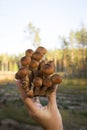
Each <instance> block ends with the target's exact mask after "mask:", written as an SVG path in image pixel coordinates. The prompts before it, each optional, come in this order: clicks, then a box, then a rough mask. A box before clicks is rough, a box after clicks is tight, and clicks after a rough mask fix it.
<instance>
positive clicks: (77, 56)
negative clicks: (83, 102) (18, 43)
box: [0, 48, 87, 77]
mask: <svg viewBox="0 0 87 130" xmlns="http://www.w3.org/2000/svg"><path fill="white" fill-rule="evenodd" d="M83 51H85V56H84V59H83ZM72 52H73V57H72ZM23 55H24V54H20V55H18V56H15V55H6V54H2V55H0V71H13V72H16V71H17V70H18V68H19V66H20V63H19V61H20V58H21V57H22V56H23ZM46 58H47V59H48V60H54V62H55V68H56V71H57V72H60V73H61V74H63V75H64V76H66V77H87V49H86V48H85V49H84V50H83V49H81V48H80V49H68V48H65V49H63V50H61V49H60V50H59V49H56V50H49V51H48V52H47V54H46Z"/></svg>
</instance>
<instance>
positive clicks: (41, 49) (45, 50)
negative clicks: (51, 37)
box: [36, 46, 47, 55]
mask: <svg viewBox="0 0 87 130" xmlns="http://www.w3.org/2000/svg"><path fill="white" fill-rule="evenodd" d="M36 51H38V52H41V53H42V54H43V55H44V54H46V52H47V49H46V48H45V47H42V46H39V47H38V48H37V49H36Z"/></svg>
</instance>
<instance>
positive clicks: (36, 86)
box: [33, 77, 42, 95]
mask: <svg viewBox="0 0 87 130" xmlns="http://www.w3.org/2000/svg"><path fill="white" fill-rule="evenodd" d="M33 86H34V93H35V95H39V93H40V87H41V86H42V78H40V77H35V78H34V79H33Z"/></svg>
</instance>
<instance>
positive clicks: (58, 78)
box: [51, 74, 62, 85]
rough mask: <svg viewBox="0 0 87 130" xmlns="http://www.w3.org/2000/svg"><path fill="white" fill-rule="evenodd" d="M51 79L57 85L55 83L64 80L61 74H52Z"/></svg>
mask: <svg viewBox="0 0 87 130" xmlns="http://www.w3.org/2000/svg"><path fill="white" fill-rule="evenodd" d="M51 80H52V83H53V84H54V85H55V84H60V83H61V82H62V78H61V76H60V75H59V74H54V75H52V76H51Z"/></svg>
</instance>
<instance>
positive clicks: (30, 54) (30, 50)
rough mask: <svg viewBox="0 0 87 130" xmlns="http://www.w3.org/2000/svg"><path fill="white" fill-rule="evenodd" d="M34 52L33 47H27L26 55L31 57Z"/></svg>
mask: <svg viewBox="0 0 87 130" xmlns="http://www.w3.org/2000/svg"><path fill="white" fill-rule="evenodd" d="M33 53H34V51H33V50H32V49H27V50H26V51H25V55H26V56H28V57H31V56H32V54H33Z"/></svg>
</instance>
